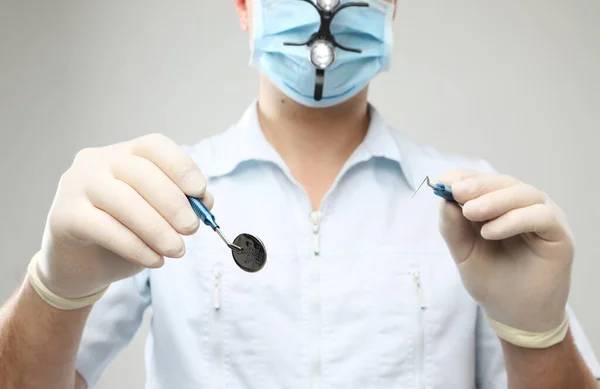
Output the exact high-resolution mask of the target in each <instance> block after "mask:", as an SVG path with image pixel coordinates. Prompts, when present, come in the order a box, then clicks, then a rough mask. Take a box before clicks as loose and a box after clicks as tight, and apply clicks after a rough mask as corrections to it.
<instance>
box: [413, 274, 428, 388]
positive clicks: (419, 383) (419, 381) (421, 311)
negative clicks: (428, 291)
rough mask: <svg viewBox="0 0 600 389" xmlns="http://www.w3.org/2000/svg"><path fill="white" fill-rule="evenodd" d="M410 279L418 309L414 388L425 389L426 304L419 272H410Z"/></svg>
mask: <svg viewBox="0 0 600 389" xmlns="http://www.w3.org/2000/svg"><path fill="white" fill-rule="evenodd" d="M411 274H412V279H413V282H414V284H415V287H416V289H417V298H418V302H419V307H418V311H417V323H416V324H417V331H416V334H417V339H416V348H415V387H416V388H417V389H424V388H425V381H424V373H425V366H424V359H425V327H424V326H425V309H427V302H426V301H425V294H424V293H423V286H422V283H421V272H420V271H419V270H413V271H412V272H411Z"/></svg>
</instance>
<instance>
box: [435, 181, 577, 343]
mask: <svg viewBox="0 0 600 389" xmlns="http://www.w3.org/2000/svg"><path fill="white" fill-rule="evenodd" d="M440 182H441V183H443V184H445V185H450V186H451V188H452V192H453V195H454V198H455V199H456V200H457V201H458V202H460V203H463V204H464V207H463V209H462V210H461V208H460V207H459V206H457V205H456V204H454V203H450V202H447V201H444V202H443V204H442V208H441V224H440V231H441V233H442V235H443V237H444V239H445V241H446V244H447V245H448V247H449V249H450V251H451V253H452V256H453V257H454V260H455V261H456V263H457V265H458V269H459V271H460V275H461V277H462V281H463V283H464V285H465V287H466V289H467V290H468V291H469V293H470V294H471V296H472V297H473V298H474V299H475V300H476V301H477V302H478V303H479V304H480V305H481V306H482V307H483V309H484V311H485V312H486V314H487V316H488V318H491V319H493V320H495V321H497V322H500V323H502V324H504V325H506V326H510V327H512V328H516V329H520V330H523V331H529V332H536V333H540V332H544V331H550V330H552V329H555V328H557V326H559V325H560V324H561V322H563V320H564V318H565V309H566V303H567V298H568V294H569V286H570V278H571V267H572V263H573V256H574V251H575V247H574V242H573V236H572V234H571V232H570V231H569V228H568V226H567V223H566V220H565V215H564V213H563V212H562V210H561V209H560V208H558V207H557V206H556V205H555V204H554V203H553V202H552V201H551V200H550V199H549V198H548V196H547V195H546V194H544V193H542V192H541V191H539V190H537V189H535V188H534V187H532V186H530V185H526V184H524V183H522V182H520V181H519V180H517V179H515V178H512V177H508V176H504V175H498V174H484V173H477V172H472V171H451V172H448V173H446V174H444V175H443V176H442V177H441V178H440Z"/></svg>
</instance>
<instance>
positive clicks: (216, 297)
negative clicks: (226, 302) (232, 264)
mask: <svg viewBox="0 0 600 389" xmlns="http://www.w3.org/2000/svg"><path fill="white" fill-rule="evenodd" d="M213 280H214V294H213V304H214V307H215V309H219V308H220V307H221V298H220V297H221V270H219V269H215V270H214V271H213Z"/></svg>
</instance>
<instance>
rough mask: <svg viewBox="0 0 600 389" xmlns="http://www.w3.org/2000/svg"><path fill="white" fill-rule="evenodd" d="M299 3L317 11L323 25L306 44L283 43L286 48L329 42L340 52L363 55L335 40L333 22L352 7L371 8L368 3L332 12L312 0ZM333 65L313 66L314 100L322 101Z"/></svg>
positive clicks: (343, 5) (357, 3) (360, 3)
mask: <svg viewBox="0 0 600 389" xmlns="http://www.w3.org/2000/svg"><path fill="white" fill-rule="evenodd" d="M299 1H304V2H305V3H308V4H310V5H312V6H313V7H314V8H315V9H316V10H317V12H318V13H319V16H320V18H321V24H320V26H319V31H317V32H316V33H314V34H312V35H311V37H310V38H309V39H308V40H307V41H306V42H301V43H292V42H284V43H283V44H284V46H312V45H313V44H314V43H315V42H317V41H326V42H329V43H330V44H332V45H333V47H337V48H338V49H340V50H344V51H348V52H351V53H356V54H360V53H362V50H359V49H353V48H350V47H346V46H343V45H341V44H339V43H338V42H337V41H336V40H335V37H334V36H333V34H332V33H331V22H332V21H333V18H334V17H335V16H336V15H337V14H338V13H340V11H342V10H344V9H346V8H350V7H368V6H369V4H368V3H364V2H351V3H345V4H340V5H338V6H337V7H336V8H335V9H334V10H332V11H327V10H325V9H323V8H321V7H320V6H319V5H318V4H315V3H313V2H312V1H311V0H299ZM332 64H333V61H332V62H331V63H329V64H327V65H326V66H324V67H318V66H317V65H315V63H314V62H313V65H315V67H316V70H315V92H314V99H315V100H316V101H321V99H322V98H323V87H324V85H325V69H327V68H328V67H329V66H331V65H332Z"/></svg>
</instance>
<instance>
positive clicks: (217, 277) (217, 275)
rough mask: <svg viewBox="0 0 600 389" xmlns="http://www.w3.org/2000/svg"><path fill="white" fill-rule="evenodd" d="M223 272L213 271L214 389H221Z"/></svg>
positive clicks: (216, 269)
mask: <svg viewBox="0 0 600 389" xmlns="http://www.w3.org/2000/svg"><path fill="white" fill-rule="evenodd" d="M222 277H223V272H222V271H221V269H219V268H215V269H214V270H213V308H214V315H213V317H214V323H213V325H214V331H215V346H214V350H213V352H214V358H213V361H214V362H213V363H214V368H213V373H214V389H219V388H221V386H222V385H221V379H222V374H221V366H222V358H221V356H222V349H221V313H220V311H219V310H220V308H221V279H222Z"/></svg>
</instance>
